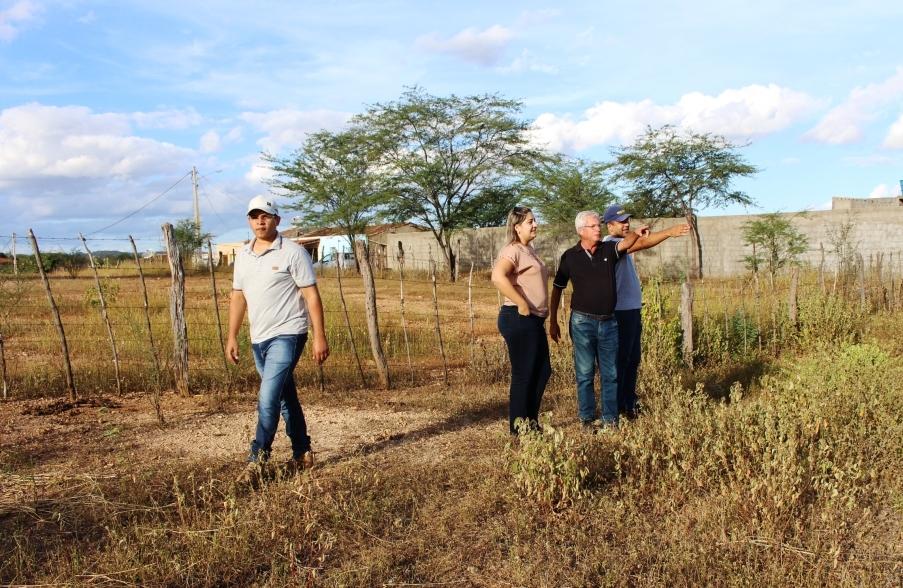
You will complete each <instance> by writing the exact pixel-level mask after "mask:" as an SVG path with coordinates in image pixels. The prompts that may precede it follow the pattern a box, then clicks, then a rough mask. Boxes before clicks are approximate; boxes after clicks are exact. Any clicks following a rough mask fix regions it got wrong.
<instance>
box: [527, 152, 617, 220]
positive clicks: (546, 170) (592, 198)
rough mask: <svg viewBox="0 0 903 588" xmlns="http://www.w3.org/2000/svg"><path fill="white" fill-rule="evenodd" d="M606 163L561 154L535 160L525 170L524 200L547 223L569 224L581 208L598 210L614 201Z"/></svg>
mask: <svg viewBox="0 0 903 588" xmlns="http://www.w3.org/2000/svg"><path fill="white" fill-rule="evenodd" d="M607 169H608V165H607V164H603V163H598V162H593V161H586V160H583V159H570V158H567V157H564V156H558V157H550V158H546V159H542V160H539V161H537V163H536V164H535V165H533V166H530V167H529V168H528V169H527V170H526V172H525V178H524V182H523V186H522V188H521V190H522V193H523V195H524V198H525V200H526V202H527V203H528V204H529V205H530V206H531V207H532V208H533V210H535V211H536V212H537V213H538V214H539V216H540V217H541V218H542V222H543V223H545V224H549V225H561V226H566V227H571V230H570V233H572V232H573V224H574V218H575V217H576V216H577V213H578V212H580V211H582V210H595V211H602V210H603V209H604V208H605V207H606V206H608V205H609V204H611V203H612V202H613V201H614V194H613V193H612V191H611V190H610V189H609V186H608V178H607V177H606V171H607Z"/></svg>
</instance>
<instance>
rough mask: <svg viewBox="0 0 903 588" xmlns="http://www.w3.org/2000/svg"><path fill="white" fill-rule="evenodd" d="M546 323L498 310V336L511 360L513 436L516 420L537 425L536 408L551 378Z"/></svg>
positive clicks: (512, 308) (510, 420)
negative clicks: (505, 346)
mask: <svg viewBox="0 0 903 588" xmlns="http://www.w3.org/2000/svg"><path fill="white" fill-rule="evenodd" d="M545 320H546V319H544V318H543V317H539V316H534V315H532V314H531V315H530V316H521V315H520V314H519V313H518V312H517V307H516V306H503V307H502V308H501V310H499V321H498V326H499V332H500V333H501V334H502V338H504V339H505V344H507V346H508V357H509V359H510V360H511V388H510V392H509V396H510V400H509V404H508V427H509V429H510V430H511V433H516V431H515V429H514V420H515V419H518V418H521V419H527V420H529V421H530V422H531V424H532V425H534V426H535V425H536V424H538V419H539V404H540V403H541V402H542V394H543V392H545V389H546V384H547V383H548V382H549V377H550V376H551V375H552V364H551V362H550V361H549V340H548V338H546V329H545Z"/></svg>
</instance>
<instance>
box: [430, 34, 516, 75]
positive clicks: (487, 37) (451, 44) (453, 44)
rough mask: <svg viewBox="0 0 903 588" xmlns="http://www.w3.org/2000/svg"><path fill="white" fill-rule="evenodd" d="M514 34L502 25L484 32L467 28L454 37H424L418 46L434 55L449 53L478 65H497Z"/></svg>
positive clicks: (433, 35) (436, 35)
mask: <svg viewBox="0 0 903 588" xmlns="http://www.w3.org/2000/svg"><path fill="white" fill-rule="evenodd" d="M512 38H514V33H512V32H511V30H510V29H507V28H505V27H503V26H501V25H493V26H491V27H489V28H488V29H485V30H483V31H480V30H477V29H475V28H466V29H464V30H463V31H461V32H459V33H458V34H456V35H454V36H452V37H442V36H440V35H439V34H438V33H430V34H429V35H423V36H421V37H420V38H418V39H417V46H418V47H420V48H421V49H424V50H426V51H430V52H433V53H447V54H449V55H454V56H455V57H458V58H460V59H463V60H464V61H467V62H470V63H476V64H477V65H485V66H490V65H495V64H497V63H498V62H499V61H500V60H501V58H502V56H503V55H504V53H505V49H506V48H507V47H508V43H509V42H510V41H511V39H512Z"/></svg>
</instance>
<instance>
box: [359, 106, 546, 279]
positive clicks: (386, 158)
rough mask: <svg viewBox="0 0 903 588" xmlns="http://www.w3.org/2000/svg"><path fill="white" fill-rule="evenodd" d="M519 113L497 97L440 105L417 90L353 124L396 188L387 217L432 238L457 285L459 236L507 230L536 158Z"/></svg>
mask: <svg viewBox="0 0 903 588" xmlns="http://www.w3.org/2000/svg"><path fill="white" fill-rule="evenodd" d="M521 107H522V105H521V103H520V102H518V101H515V100H508V99H505V98H502V97H500V96H498V95H492V94H485V95H477V96H466V97H459V96H455V95H452V96H448V97H438V96H432V95H429V94H427V93H426V92H424V91H423V90H422V89H420V88H412V89H410V90H408V91H406V92H405V93H404V94H402V96H401V98H400V99H399V100H398V101H396V102H389V103H386V104H376V105H374V106H372V107H370V108H368V109H367V111H366V112H365V113H363V114H361V115H358V116H357V117H355V119H354V123H355V124H356V125H358V126H359V127H361V128H362V129H364V130H365V132H366V133H367V134H368V136H369V137H370V140H371V141H372V142H373V143H374V145H376V146H377V148H378V149H379V151H380V152H381V154H382V163H383V165H384V166H385V168H386V169H387V170H390V173H391V174H392V175H393V176H394V178H395V180H396V189H397V191H396V193H395V195H394V196H393V198H392V199H391V200H390V201H389V203H388V207H387V213H388V215H389V216H390V217H391V218H393V219H394V220H398V221H408V220H414V221H416V222H419V223H421V224H423V225H425V226H426V227H428V228H429V229H430V231H432V233H433V236H434V237H435V238H436V241H437V243H438V244H439V249H440V250H441V251H442V253H443V255H444V256H445V260H446V266H447V267H448V271H449V276H450V278H451V279H454V276H455V265H456V262H457V260H456V259H455V254H454V251H453V250H452V234H453V233H454V231H456V230H459V229H461V228H465V227H472V226H477V225H479V224H483V225H486V224H501V223H503V222H504V219H505V214H506V213H507V212H508V209H510V206H509V205H510V204H513V202H514V192H513V190H514V186H515V184H516V182H515V178H516V177H517V173H518V169H519V168H520V166H522V165H523V164H524V162H525V161H528V160H530V159H532V158H534V157H536V156H538V152H537V151H535V150H534V149H533V148H531V147H530V146H529V144H528V140H527V134H526V131H527V129H528V125H527V123H526V122H525V121H523V120H520V119H519V118H518V114H519V113H520V110H521ZM501 195H503V196H505V198H506V200H504V202H503V203H504V207H502V206H500V205H499V197H500V196H501Z"/></svg>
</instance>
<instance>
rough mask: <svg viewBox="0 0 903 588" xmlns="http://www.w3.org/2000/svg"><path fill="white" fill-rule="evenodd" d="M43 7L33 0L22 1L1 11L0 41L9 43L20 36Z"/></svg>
mask: <svg viewBox="0 0 903 588" xmlns="http://www.w3.org/2000/svg"><path fill="white" fill-rule="evenodd" d="M42 11H43V7H42V6H41V5H40V4H38V3H37V2H33V1H32V0H20V1H19V2H16V3H14V4H13V5H12V6H10V7H9V8H6V9H5V10H0V41H5V42H7V43H9V42H10V41H12V40H13V39H15V38H16V37H18V36H19V33H20V32H21V30H22V27H23V26H24V25H25V24H27V23H28V22H29V21H32V20H34V19H35V18H37V16H38V15H39V14H40V13H41V12H42Z"/></svg>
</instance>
